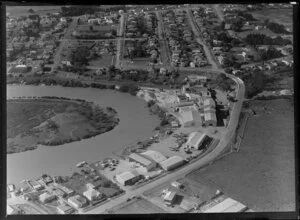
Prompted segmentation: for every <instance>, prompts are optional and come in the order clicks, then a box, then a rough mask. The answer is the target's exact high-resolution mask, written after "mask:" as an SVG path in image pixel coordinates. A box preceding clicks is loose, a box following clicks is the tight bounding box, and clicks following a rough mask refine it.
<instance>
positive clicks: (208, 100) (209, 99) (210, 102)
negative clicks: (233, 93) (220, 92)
mask: <svg viewBox="0 0 300 220" xmlns="http://www.w3.org/2000/svg"><path fill="white" fill-rule="evenodd" d="M203 104H204V106H207V105H209V106H213V107H215V105H216V104H215V102H214V100H213V99H212V98H207V99H205V100H204V102H203Z"/></svg>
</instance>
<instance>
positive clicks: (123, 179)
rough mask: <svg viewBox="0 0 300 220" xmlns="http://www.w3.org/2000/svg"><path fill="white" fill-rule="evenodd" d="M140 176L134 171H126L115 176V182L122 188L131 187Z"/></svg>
mask: <svg viewBox="0 0 300 220" xmlns="http://www.w3.org/2000/svg"><path fill="white" fill-rule="evenodd" d="M141 177H142V176H141V175H140V174H138V173H137V172H136V171H126V172H124V173H121V174H118V175H116V180H117V181H118V182H119V183H121V184H122V185H123V186H127V185H132V184H134V183H135V182H137V181H139V180H140V179H141Z"/></svg>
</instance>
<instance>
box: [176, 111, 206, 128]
mask: <svg viewBox="0 0 300 220" xmlns="http://www.w3.org/2000/svg"><path fill="white" fill-rule="evenodd" d="M181 117H182V121H183V125H184V127H190V126H197V125H201V124H202V119H201V115H200V114H199V112H197V111H196V110H187V111H184V112H182V113H181Z"/></svg>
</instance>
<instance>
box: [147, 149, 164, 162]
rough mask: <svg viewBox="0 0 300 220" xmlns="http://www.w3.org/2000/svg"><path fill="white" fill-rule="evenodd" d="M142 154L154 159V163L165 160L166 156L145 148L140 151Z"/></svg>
mask: <svg viewBox="0 0 300 220" xmlns="http://www.w3.org/2000/svg"><path fill="white" fill-rule="evenodd" d="M141 154H142V155H143V156H145V157H147V158H149V159H150V160H154V161H155V162H156V163H160V162H162V161H164V160H166V159H167V158H166V157H165V156H164V155H162V154H161V153H160V152H158V151H154V150H147V151H146V152H143V153H141Z"/></svg>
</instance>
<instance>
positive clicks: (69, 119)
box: [7, 98, 118, 153]
mask: <svg viewBox="0 0 300 220" xmlns="http://www.w3.org/2000/svg"><path fill="white" fill-rule="evenodd" d="M92 107H93V106H92V105H91V103H87V102H80V101H75V100H72V101H70V100H61V99H45V98H44V99H32V100H31V99H28V100H22V99H15V100H8V101H7V112H8V115H7V126H8V128H7V138H8V140H7V142H8V144H7V153H16V152H23V151H27V150H33V149H36V148H37V145H38V144H43V145H50V146H51V145H61V144H63V143H67V142H72V141H79V140H81V139H83V138H88V137H91V136H95V135H97V134H101V133H103V132H106V131H108V130H111V129H113V128H114V127H115V126H116V125H117V124H118V118H117V117H116V112H115V110H114V109H110V108H107V109H101V108H99V107H96V108H95V109H92Z"/></svg>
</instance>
